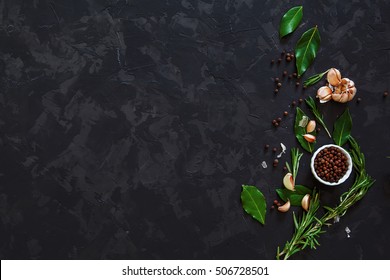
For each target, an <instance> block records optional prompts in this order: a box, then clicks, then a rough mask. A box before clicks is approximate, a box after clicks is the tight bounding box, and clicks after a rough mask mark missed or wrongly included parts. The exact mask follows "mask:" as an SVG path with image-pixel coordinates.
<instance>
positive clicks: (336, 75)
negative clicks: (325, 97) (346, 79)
mask: <svg viewBox="0 0 390 280" xmlns="http://www.w3.org/2000/svg"><path fill="white" fill-rule="evenodd" d="M326 79H327V80H328V82H329V84H331V85H332V86H338V85H339V84H340V82H341V73H340V71H339V70H337V69H336V68H330V69H329V71H328V74H327V75H326Z"/></svg>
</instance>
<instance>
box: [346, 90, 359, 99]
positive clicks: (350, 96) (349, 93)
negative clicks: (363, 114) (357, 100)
mask: <svg viewBox="0 0 390 280" xmlns="http://www.w3.org/2000/svg"><path fill="white" fill-rule="evenodd" d="M356 92H357V89H356V88H355V87H352V88H349V89H348V101H351V100H352V99H353V98H354V97H355V95H356Z"/></svg>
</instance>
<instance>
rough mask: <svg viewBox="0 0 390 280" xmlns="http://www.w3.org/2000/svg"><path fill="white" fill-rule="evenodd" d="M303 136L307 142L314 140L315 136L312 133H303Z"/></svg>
mask: <svg viewBox="0 0 390 280" xmlns="http://www.w3.org/2000/svg"><path fill="white" fill-rule="evenodd" d="M303 138H305V140H306V141H307V142H309V143H313V142H315V141H316V137H315V136H314V135H311V134H304V135H303Z"/></svg>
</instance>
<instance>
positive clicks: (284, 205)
mask: <svg viewBox="0 0 390 280" xmlns="http://www.w3.org/2000/svg"><path fill="white" fill-rule="evenodd" d="M290 206H291V203H290V200H287V202H286V203H285V204H283V205H282V206H279V207H278V210H279V211H280V212H287V211H288V210H289V209H290Z"/></svg>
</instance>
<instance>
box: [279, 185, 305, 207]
mask: <svg viewBox="0 0 390 280" xmlns="http://www.w3.org/2000/svg"><path fill="white" fill-rule="evenodd" d="M276 193H277V194H278V195H279V197H280V199H281V200H283V201H284V202H286V201H287V200H290V203H291V205H293V206H301V201H302V198H303V197H304V196H305V195H306V194H311V193H312V190H311V189H309V188H308V187H305V186H302V185H296V186H295V191H290V190H288V189H286V188H283V189H276Z"/></svg>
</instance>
